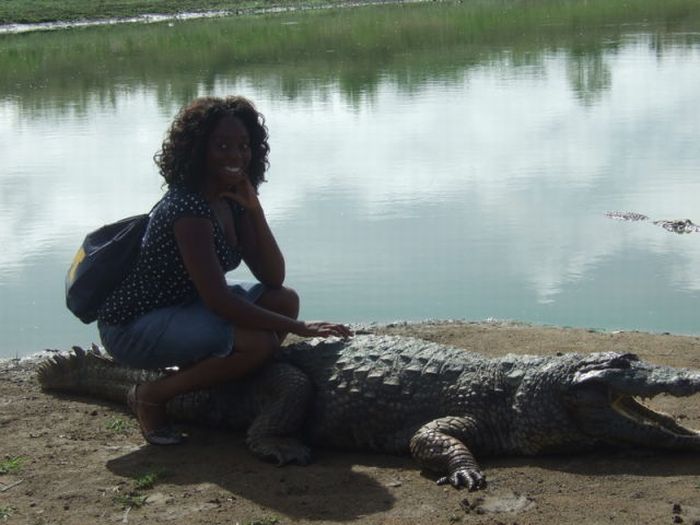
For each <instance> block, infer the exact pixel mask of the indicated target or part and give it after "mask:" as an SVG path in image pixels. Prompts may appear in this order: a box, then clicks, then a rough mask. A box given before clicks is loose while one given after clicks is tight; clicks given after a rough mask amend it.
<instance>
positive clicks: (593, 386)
mask: <svg viewBox="0 0 700 525" xmlns="http://www.w3.org/2000/svg"><path fill="white" fill-rule="evenodd" d="M566 383H567V384H566V385H565V387H564V388H565V389H564V402H565V406H566V408H567V410H568V412H569V416H570V417H571V418H572V419H573V421H574V423H575V424H576V425H577V426H578V428H579V430H580V431H581V432H583V433H584V434H586V435H587V436H590V437H591V438H593V439H594V440H596V441H598V442H603V443H608V444H613V445H614V444H627V445H637V446H642V447H651V448H660V449H669V450H688V451H690V450H693V451H700V432H699V431H697V430H692V429H689V428H686V427H684V426H682V425H680V424H679V423H678V422H677V421H675V420H674V418H673V417H671V416H669V415H667V414H663V413H661V412H657V411H655V410H652V409H651V408H648V407H647V406H645V405H644V404H642V402H641V401H640V400H641V399H645V398H653V397H655V396H657V395H659V394H666V395H670V396H674V397H684V396H691V395H693V394H697V393H700V371H693V370H688V369H679V368H671V367H667V366H658V365H653V364H650V363H646V362H643V361H640V360H639V358H638V357H637V356H636V355H634V354H615V353H601V354H592V355H590V356H586V357H584V358H583V359H582V360H581V362H580V363H579V364H578V365H577V366H576V367H575V369H573V370H571V374H570V375H569V381H566Z"/></svg>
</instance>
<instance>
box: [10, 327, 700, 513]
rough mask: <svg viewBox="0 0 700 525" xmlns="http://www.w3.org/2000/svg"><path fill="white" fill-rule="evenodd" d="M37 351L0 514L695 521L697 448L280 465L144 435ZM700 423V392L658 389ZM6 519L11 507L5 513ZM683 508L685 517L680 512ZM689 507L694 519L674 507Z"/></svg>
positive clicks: (594, 345) (689, 361)
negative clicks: (423, 467) (60, 387)
mask: <svg viewBox="0 0 700 525" xmlns="http://www.w3.org/2000/svg"><path fill="white" fill-rule="evenodd" d="M365 328H366V329H367V330H369V331H372V332H381V333H391V334H402V335H410V336H414V337H421V338H424V339H428V340H432V341H438V342H441V343H444V344H451V345H454V346H459V347H462V348H466V349H468V350H471V351H477V352H480V353H483V354H487V355H494V356H495V355H502V354H505V353H509V352H513V353H538V354H547V353H555V352H572V351H575V352H593V351H624V352H628V351H632V352H635V353H637V354H639V355H640V356H641V357H643V358H644V359H647V360H650V361H652V362H655V363H664V364H669V365H673V366H687V367H693V368H700V338H699V337H681V336H674V335H652V334H644V333H638V332H617V333H605V332H592V331H587V330H576V329H560V328H548V327H532V326H525V325H516V324H501V323H462V322H435V323H414V324H408V323H397V324H393V325H388V326H369V327H365ZM35 367H36V360H35V359H24V360H20V361H17V360H9V361H4V362H2V363H0V442H1V443H2V454H1V455H0V472H2V473H1V474H0V516H3V515H5V516H7V522H8V523H23V524H24V523H27V524H48V523H51V524H54V523H56V524H67V525H73V524H75V525H78V524H81V525H82V524H84V523H144V524H145V523H188V524H193V525H200V524H201V525H203V524H205V523H206V524H209V523H236V522H238V523H241V524H252V523H257V524H273V523H279V524H283V523H315V524H316V523H319V524H321V523H329V524H330V523H341V522H347V521H350V520H353V521H354V522H356V523H361V524H376V523H386V524H389V523H445V524H448V523H479V524H481V523H508V524H510V523H518V524H520V525H523V524H549V523H616V524H637V523H674V522H677V523H681V522H682V523H694V522H695V521H697V520H700V504H699V503H698V502H699V501H700V461H699V460H700V456H698V455H687V454H685V455H670V454H655V453H652V452H649V451H644V450H636V451H627V452H604V451H600V452H597V453H594V454H586V455H583V456H565V457H542V458H494V459H483V460H482V465H483V467H484V470H485V472H486V475H487V476H488V479H489V483H490V484H489V487H488V488H487V490H485V491H484V492H482V493H467V492H465V491H458V490H454V489H452V488H449V487H438V486H436V485H435V484H434V478H433V477H432V476H431V475H430V474H429V473H421V472H420V470H419V469H418V468H417V467H416V465H415V464H414V463H413V462H412V461H411V460H410V459H409V458H401V457H391V456H384V455H373V454H357V453H345V452H338V451H331V450H317V451H316V454H315V462H314V463H313V464H312V465H310V466H308V467H296V466H290V467H285V468H277V467H274V466H272V465H268V464H265V463H261V462H259V461H257V460H256V459H254V458H252V457H251V456H250V454H249V453H248V452H247V450H246V448H245V445H244V442H243V435H242V434H239V433H230V432H219V431H213V430H210V429H202V428H190V429H189V431H190V434H191V437H190V439H189V441H188V443H187V444H186V445H184V446H181V447H173V448H168V449H163V448H154V447H146V446H143V443H142V439H141V437H140V435H139V433H138V429H137V427H136V425H135V423H134V420H133V418H132V417H131V416H130V415H129V414H128V413H127V412H126V411H125V409H124V408H123V407H121V406H116V405H112V404H106V403H101V402H95V401H91V400H88V399H81V398H75V397H69V396H60V397H57V396H52V395H47V394H44V393H43V392H41V391H40V390H39V388H38V386H37V384H36V382H35V380H34V370H35ZM651 404H653V406H654V407H655V408H657V409H661V410H664V411H666V412H668V413H670V414H672V415H674V416H675V417H677V418H679V419H680V420H681V421H682V422H683V424H684V425H686V426H690V427H693V428H700V403H698V400H697V399H694V398H686V399H674V398H658V399H655V400H653V402H652V403H651ZM0 519H1V518H0ZM674 520H675V521H674ZM678 520H682V521H678Z"/></svg>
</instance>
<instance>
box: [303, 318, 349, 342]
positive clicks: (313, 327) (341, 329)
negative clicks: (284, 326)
mask: <svg viewBox="0 0 700 525" xmlns="http://www.w3.org/2000/svg"><path fill="white" fill-rule="evenodd" d="M293 332H294V333H295V334H296V335H300V336H302V337H332V336H336V337H342V338H343V339H346V338H348V337H350V336H352V335H353V334H352V330H350V328H348V327H347V326H345V325H343V324H339V323H327V322H324V321H313V322H307V321H300V322H299V325H298V327H297V329H295V330H294V331H293Z"/></svg>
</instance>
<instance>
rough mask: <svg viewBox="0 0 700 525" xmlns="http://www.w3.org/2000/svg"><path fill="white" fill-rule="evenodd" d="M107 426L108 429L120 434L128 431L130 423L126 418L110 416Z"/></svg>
mask: <svg viewBox="0 0 700 525" xmlns="http://www.w3.org/2000/svg"><path fill="white" fill-rule="evenodd" d="M105 426H106V427H107V430H110V431H112V432H115V433H118V434H123V433H125V432H128V430H129V428H130V425H129V423H127V422H126V420H124V419H122V418H120V417H116V416H115V417H111V418H109V419H108V420H107V423H106V425H105Z"/></svg>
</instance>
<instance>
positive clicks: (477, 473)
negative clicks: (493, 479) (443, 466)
mask: <svg viewBox="0 0 700 525" xmlns="http://www.w3.org/2000/svg"><path fill="white" fill-rule="evenodd" d="M448 483H449V484H450V485H452V486H453V487H455V488H457V489H459V488H462V487H466V488H467V489H468V490H469V492H473V491H475V490H481V489H485V488H486V478H485V477H484V474H483V473H482V472H481V470H479V469H477V468H468V467H461V468H457V469H455V470H453V471H452V472H450V473H449V475H447V476H444V477H442V478H440V479H438V480H437V484H438V485H447V484H448Z"/></svg>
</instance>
